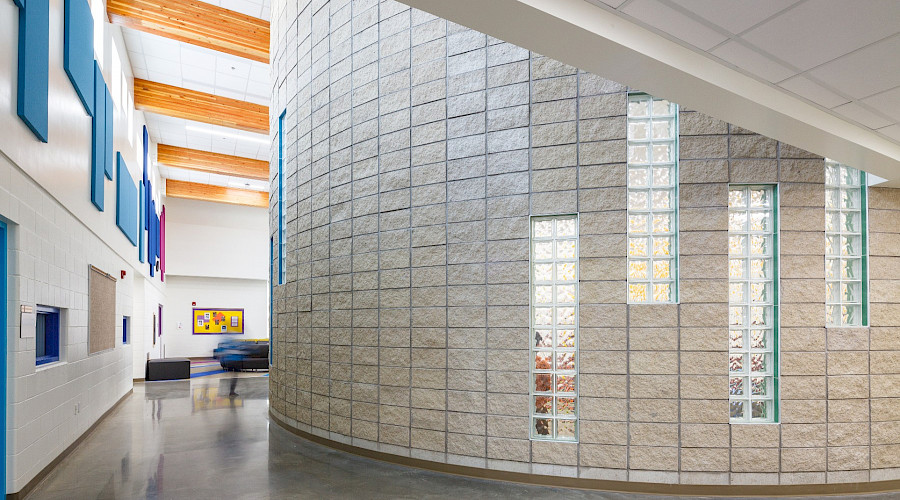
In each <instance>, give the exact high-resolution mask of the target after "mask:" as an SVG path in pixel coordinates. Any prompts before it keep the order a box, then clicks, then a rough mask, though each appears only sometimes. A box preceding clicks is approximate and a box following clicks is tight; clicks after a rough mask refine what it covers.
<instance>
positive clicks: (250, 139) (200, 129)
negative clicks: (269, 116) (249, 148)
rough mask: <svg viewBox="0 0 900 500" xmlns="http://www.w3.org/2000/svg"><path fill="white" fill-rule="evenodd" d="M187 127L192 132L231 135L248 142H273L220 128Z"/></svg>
mask: <svg viewBox="0 0 900 500" xmlns="http://www.w3.org/2000/svg"><path fill="white" fill-rule="evenodd" d="M185 129H186V130H188V131H190V132H200V133H203V134H209V135H215V136H219V137H223V138H225V137H230V138H232V139H239V140H244V141H248V142H256V143H259V144H271V143H272V141H270V140H269V139H257V138H256V137H247V136H246V135H241V134H232V133H230V132H222V131H218V130H212V129H209V128H206V127H197V126H194V125H188V126H186V127H185ZM254 135H260V134H254Z"/></svg>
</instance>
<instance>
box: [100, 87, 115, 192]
mask: <svg viewBox="0 0 900 500" xmlns="http://www.w3.org/2000/svg"><path fill="white" fill-rule="evenodd" d="M114 111H115V108H113V100H112V94H110V93H109V87H106V117H105V118H106V120H105V121H106V123H105V124H104V126H103V127H104V131H105V132H106V139H105V141H104V142H105V143H106V144H105V146H104V147H105V148H106V149H105V150H104V151H105V153H104V154H105V155H106V156H105V158H106V163H104V164H103V165H104V169H103V171H104V173H105V174H106V178H107V179H109V180H113V168H114V165H113V161H114V160H113V141H114V137H113V132H115V128H114V127H113V112H114Z"/></svg>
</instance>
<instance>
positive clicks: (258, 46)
mask: <svg viewBox="0 0 900 500" xmlns="http://www.w3.org/2000/svg"><path fill="white" fill-rule="evenodd" d="M106 12H107V14H109V20H110V22H112V23H113V24H119V25H121V26H126V27H128V28H133V29H136V30H140V31H145V32H147V33H153V34H154V35H159V36H163V37H166V38H171V39H173V40H178V41H181V42H185V43H190V44H192V45H199V46H200V47H206V48H207V49H212V50H215V51H218V52H225V53H228V54H232V55H236V56H238V57H244V58H247V59H252V60H254V61H259V62H262V63H266V64H269V23H268V22H266V21H265V20H262V19H259V18H256V17H252V16H248V15H245V14H241V13H239V12H235V11H233V10H228V9H224V8H222V7H219V6H217V5H212V4H208V3H206V2H199V1H196V0H107V2H106Z"/></svg>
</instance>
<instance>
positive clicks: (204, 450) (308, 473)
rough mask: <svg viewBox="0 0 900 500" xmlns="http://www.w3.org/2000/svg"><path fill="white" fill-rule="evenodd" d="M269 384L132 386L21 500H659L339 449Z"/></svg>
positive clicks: (212, 380) (220, 380) (217, 380)
mask: <svg viewBox="0 0 900 500" xmlns="http://www.w3.org/2000/svg"><path fill="white" fill-rule="evenodd" d="M268 380H269V379H268V377H264V376H263V377H258V376H250V377H243V378H239V379H237V383H236V386H235V388H234V390H235V392H236V393H237V394H238V395H237V396H236V397H234V398H230V397H229V396H228V394H229V390H230V388H231V385H230V384H231V383H232V382H233V381H234V379H232V378H225V377H202V378H198V379H194V380H191V381H173V382H152V383H144V384H135V387H134V394H133V395H131V396H130V397H128V398H127V399H126V400H125V401H123V402H122V404H121V405H120V406H119V407H118V408H116V409H115V410H114V412H113V413H112V414H110V415H109V416H108V417H107V418H106V419H105V420H103V421H102V422H101V423H100V425H99V426H98V427H97V429H96V430H95V431H94V432H93V433H92V434H91V435H90V436H88V437H87V439H86V440H85V441H84V442H83V443H82V444H81V445H80V446H79V447H78V448H77V449H76V450H75V451H74V452H73V453H72V454H71V455H70V456H68V457H67V458H66V459H65V460H63V461H62V463H61V464H60V465H59V466H58V467H57V468H56V469H55V470H54V471H53V472H52V473H51V474H50V475H49V476H48V478H47V479H46V480H45V481H44V482H43V483H41V484H40V485H39V486H38V487H37V488H36V489H35V491H34V492H33V493H32V494H31V495H29V496H28V497H27V498H29V499H34V500H37V499H72V498H76V499H124V498H147V499H157V498H159V499H163V498H165V499H177V498H195V499H207V498H223V499H225V498H227V499H264V498H271V499H283V498H367V499H368V498H385V499H387V498H391V499H393V498H410V499H413V498H415V499H420V498H457V499H458V498H479V499H484V498H529V497H530V498H548V497H562V498H566V499H572V500H575V499H588V498H604V499H623V500H624V499H634V500H637V499H643V498H653V499H662V498H665V497H657V496H645V495H626V494H621V493H605V492H592V491H585V490H566V489H559V488H545V487H539V486H530V485H522V484H513V483H503V482H495V481H485V480H479V479H471V478H467V477H461V476H452V475H446V474H440V473H435V472H430V471H423V470H419V469H412V468H407V467H402V466H398V465H393V464H388V463H383V462H378V461H373V460H369V459H366V458H361V457H357V456H354V455H350V454H346V453H343V452H339V451H335V450H332V449H330V448H327V447H324V446H320V445H317V444H314V443H311V442H308V441H304V440H302V439H300V438H298V437H296V436H294V435H293V434H290V433H289V432H287V431H285V430H283V429H282V428H281V427H279V426H277V425H270V421H269V418H268V414H267V412H268ZM673 498H674V497H673ZM856 498H865V499H873V500H874V499H878V500H881V499H885V500H886V499H888V498H897V495H896V494H882V495H868V496H862V497H856Z"/></svg>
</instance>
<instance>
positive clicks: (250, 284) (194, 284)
mask: <svg viewBox="0 0 900 500" xmlns="http://www.w3.org/2000/svg"><path fill="white" fill-rule="evenodd" d="M168 213H169V212H168V209H167V210H166V214H167V215H168ZM166 293H167V303H168V309H167V311H166V312H165V314H164V315H163V329H164V331H165V334H164V335H163V339H164V341H165V343H166V356H197V357H200V356H212V351H213V349H214V348H215V347H216V346H217V345H218V344H219V342H221V341H223V340H226V339H265V338H269V328H268V316H269V308H268V305H267V293H268V284H267V282H266V281H264V280H242V279H233V278H200V277H192V276H168V275H167V276H166ZM192 302H196V303H197V307H204V308H223V309H225V308H229V309H236V308H243V309H244V334H243V335H193V334H192V332H193V328H192V326H193V322H192V320H191V318H192V312H193V311H192V309H193V306H191V303H192Z"/></svg>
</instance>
